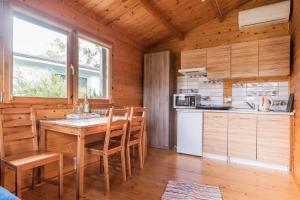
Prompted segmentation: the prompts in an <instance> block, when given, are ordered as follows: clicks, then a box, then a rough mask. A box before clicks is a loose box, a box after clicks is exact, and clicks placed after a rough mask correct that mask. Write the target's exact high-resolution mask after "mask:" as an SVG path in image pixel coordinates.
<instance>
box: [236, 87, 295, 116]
mask: <svg viewBox="0 0 300 200" xmlns="http://www.w3.org/2000/svg"><path fill="white" fill-rule="evenodd" d="M261 96H268V97H271V98H272V100H273V102H274V105H273V107H272V109H273V110H276V111H283V110H285V109H286V106H287V102H288V99H289V87H288V82H263V83H236V84H233V85H232V106H233V107H238V108H249V106H248V105H247V104H246V102H249V103H254V104H255V105H256V106H258V104H259V99H260V97H261Z"/></svg>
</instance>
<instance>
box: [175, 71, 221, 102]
mask: <svg viewBox="0 0 300 200" xmlns="http://www.w3.org/2000/svg"><path fill="white" fill-rule="evenodd" d="M177 93H198V94H200V95H201V96H202V101H201V104H202V105H223V81H209V80H208V79H207V78H205V77H200V78H191V77H185V76H181V77H178V78H177Z"/></svg>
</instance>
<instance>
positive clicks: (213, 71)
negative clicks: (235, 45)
mask: <svg viewBox="0 0 300 200" xmlns="http://www.w3.org/2000/svg"><path fill="white" fill-rule="evenodd" d="M230 67H231V46H230V45H226V46H218V47H213V48H208V49H207V78H208V79H210V80H218V79H226V78H230Z"/></svg>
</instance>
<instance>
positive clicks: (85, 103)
mask: <svg viewBox="0 0 300 200" xmlns="http://www.w3.org/2000/svg"><path fill="white" fill-rule="evenodd" d="M83 112H84V113H89V112H90V104H89V101H88V99H87V96H85V98H84V101H83Z"/></svg>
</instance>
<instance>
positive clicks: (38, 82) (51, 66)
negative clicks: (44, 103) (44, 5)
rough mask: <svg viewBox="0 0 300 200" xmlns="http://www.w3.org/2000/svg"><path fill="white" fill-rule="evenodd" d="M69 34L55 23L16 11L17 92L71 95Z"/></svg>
mask: <svg viewBox="0 0 300 200" xmlns="http://www.w3.org/2000/svg"><path fill="white" fill-rule="evenodd" d="M67 41H68V34H67V33H66V32H65V31H63V30H60V29H58V28H56V27H53V26H51V25H48V24H45V23H43V22H40V21H38V20H35V19H32V18H30V17H27V16H24V15H22V14H19V13H14V15H13V81H12V84H13V87H12V93H13V96H23V97H50V98H66V97H67V81H66V75H67Z"/></svg>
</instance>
